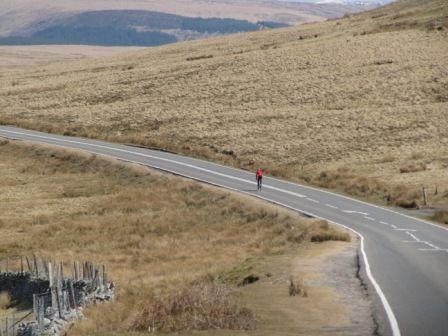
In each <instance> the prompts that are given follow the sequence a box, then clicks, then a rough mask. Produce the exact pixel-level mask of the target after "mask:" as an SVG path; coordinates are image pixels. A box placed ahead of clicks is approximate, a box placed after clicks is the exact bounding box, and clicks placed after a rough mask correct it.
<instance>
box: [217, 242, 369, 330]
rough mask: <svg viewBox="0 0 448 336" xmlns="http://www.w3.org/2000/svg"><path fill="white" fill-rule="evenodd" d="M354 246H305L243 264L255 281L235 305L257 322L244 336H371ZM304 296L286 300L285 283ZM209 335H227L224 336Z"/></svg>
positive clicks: (241, 292)
mask: <svg viewBox="0 0 448 336" xmlns="http://www.w3.org/2000/svg"><path fill="white" fill-rule="evenodd" d="M357 246H358V241H357V239H356V238H354V237H353V239H352V242H351V243H343V242H327V243H321V244H317V243H316V244H307V245H306V247H305V246H303V247H300V248H298V249H295V250H293V251H289V252H288V253H286V254H282V255H276V256H269V257H266V258H265V259H263V260H248V261H247V262H246V264H245V266H244V267H246V268H248V267H249V266H251V271H252V272H254V273H255V274H257V275H258V276H259V277H260V280H259V281H257V282H255V283H253V284H250V285H248V286H245V287H242V288H240V291H239V296H238V299H239V301H240V302H241V303H243V304H244V305H246V306H247V307H248V308H249V309H250V310H251V311H253V312H254V313H255V314H256V316H257V317H258V319H259V325H258V327H257V330H255V331H248V332H245V333H244V334H245V335H282V336H289V335H323V334H325V335H372V334H373V333H374V330H375V322H374V321H373V319H372V309H371V306H370V304H371V303H370V301H369V299H368V297H367V295H366V293H365V290H364V288H363V287H362V286H361V283H360V281H359V279H358V278H357V277H356V275H357V263H356V251H357ZM291 278H294V279H295V282H296V283H300V287H301V288H302V290H305V291H306V295H291V293H290V292H289V287H290V279H291ZM212 335H230V334H229V333H228V332H226V331H221V332H214V333H212Z"/></svg>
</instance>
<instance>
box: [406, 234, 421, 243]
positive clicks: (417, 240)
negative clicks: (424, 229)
mask: <svg viewBox="0 0 448 336" xmlns="http://www.w3.org/2000/svg"><path fill="white" fill-rule="evenodd" d="M406 234H407V235H408V236H410V237H411V238H412V239H414V241H416V242H418V243H420V242H421V240H420V239H419V238H417V237H416V236H415V235H414V234H412V233H410V232H406Z"/></svg>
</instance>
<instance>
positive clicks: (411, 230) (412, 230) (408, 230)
mask: <svg viewBox="0 0 448 336" xmlns="http://www.w3.org/2000/svg"><path fill="white" fill-rule="evenodd" d="M394 230H395V231H406V232H416V231H417V230H414V229H400V228H396V229H394Z"/></svg>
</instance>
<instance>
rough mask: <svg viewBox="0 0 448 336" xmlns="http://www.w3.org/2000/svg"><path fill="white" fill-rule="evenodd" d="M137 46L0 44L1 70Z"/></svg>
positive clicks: (119, 50)
mask: <svg viewBox="0 0 448 336" xmlns="http://www.w3.org/2000/svg"><path fill="white" fill-rule="evenodd" d="M139 49H140V48H137V47H96V46H73V45H72V46H66V45H63V46H0V71H5V70H10V69H24V68H28V67H34V66H35V67H38V66H39V67H40V66H44V65H48V64H51V63H58V62H64V61H73V60H80V59H84V58H88V57H102V56H110V55H112V54H118V53H125V52H129V51H136V50H139Z"/></svg>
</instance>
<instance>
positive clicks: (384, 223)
mask: <svg viewBox="0 0 448 336" xmlns="http://www.w3.org/2000/svg"><path fill="white" fill-rule="evenodd" d="M380 224H383V225H389V223H387V222H382V221H381V222H380Z"/></svg>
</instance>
